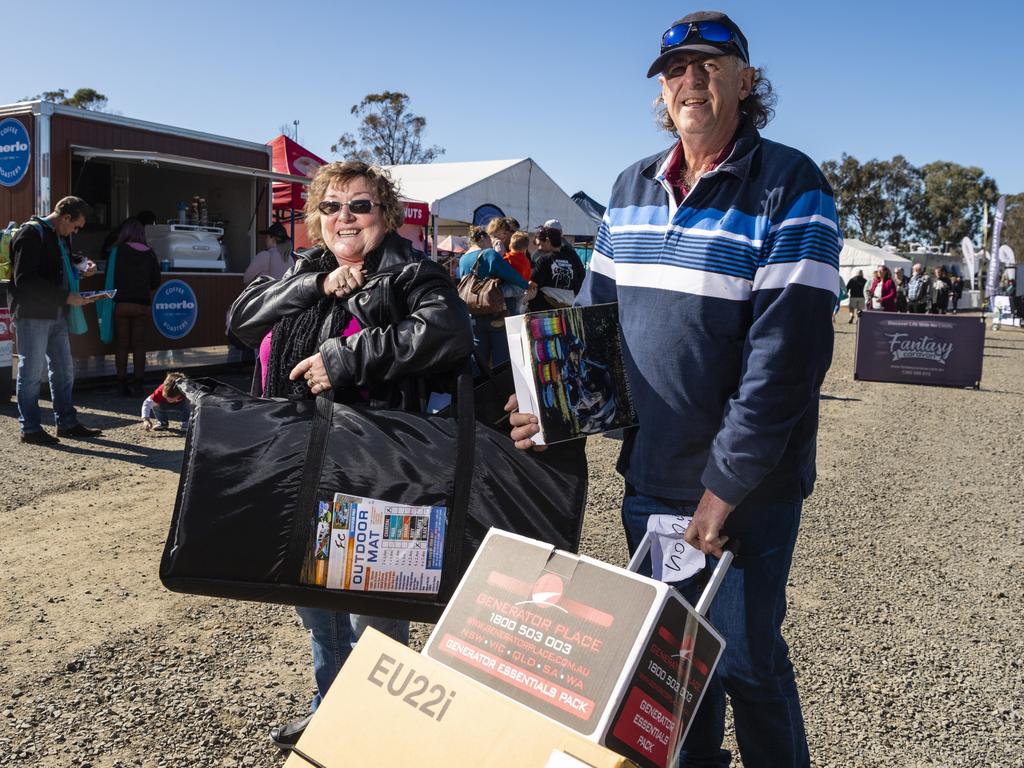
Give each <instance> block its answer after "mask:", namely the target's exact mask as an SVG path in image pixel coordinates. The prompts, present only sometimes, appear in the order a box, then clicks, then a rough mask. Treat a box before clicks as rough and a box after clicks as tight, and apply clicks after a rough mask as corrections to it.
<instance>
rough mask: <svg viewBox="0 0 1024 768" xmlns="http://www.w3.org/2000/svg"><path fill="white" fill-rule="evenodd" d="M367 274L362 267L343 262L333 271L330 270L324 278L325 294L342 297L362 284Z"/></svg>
mask: <svg viewBox="0 0 1024 768" xmlns="http://www.w3.org/2000/svg"><path fill="white" fill-rule="evenodd" d="M365 279H366V275H365V273H364V272H363V268H362V267H350V266H349V265H348V264H342V265H341V266H340V267H338V268H337V269H336V270H334V271H333V272H328V273H327V277H325V278H324V284H323V292H324V296H334V297H335V298H336V299H340V298H342V297H343V296H347V295H348V294H350V293H352V291H354V290H356V289H358V288H359V287H360V286H362V284H363V281H364V280H365Z"/></svg>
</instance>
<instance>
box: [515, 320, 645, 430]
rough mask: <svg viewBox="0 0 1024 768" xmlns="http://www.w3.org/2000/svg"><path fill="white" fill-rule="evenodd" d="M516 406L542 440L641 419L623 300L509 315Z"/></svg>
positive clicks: (621, 425) (613, 426)
mask: <svg viewBox="0 0 1024 768" xmlns="http://www.w3.org/2000/svg"><path fill="white" fill-rule="evenodd" d="M505 334H506V335H507V337H508V347H509V354H510V356H511V364H512V378H513V381H514V383H515V389H516V397H517V398H518V400H519V410H520V411H523V412H524V413H532V414H534V415H535V416H536V417H537V419H538V421H539V422H540V433H539V434H538V435H536V436H535V437H534V438H533V441H534V442H535V443H536V444H537V445H544V444H546V443H557V442H561V441H564V440H572V439H574V438H577V437H583V436H585V435H594V434H599V433H601V432H608V431H609V430H613V429H622V428H624V427H631V426H634V425H636V423H637V416H636V410H635V409H634V407H633V400H632V396H631V395H630V391H629V382H628V381H627V379H626V367H625V362H624V358H623V355H622V347H623V341H622V331H621V328H620V327H619V305H618V304H594V305H592V306H586V307H564V308H562V309H551V310H545V311H542V312H529V313H527V314H525V315H516V316H515V317H510V318H508V319H507V320H506V321H505Z"/></svg>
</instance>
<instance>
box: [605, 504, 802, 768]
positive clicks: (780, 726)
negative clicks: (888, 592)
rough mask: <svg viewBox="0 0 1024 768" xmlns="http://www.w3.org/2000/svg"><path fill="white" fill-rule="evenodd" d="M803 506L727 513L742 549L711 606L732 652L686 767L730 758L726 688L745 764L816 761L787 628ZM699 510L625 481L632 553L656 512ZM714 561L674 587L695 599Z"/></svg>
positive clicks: (749, 767)
mask: <svg viewBox="0 0 1024 768" xmlns="http://www.w3.org/2000/svg"><path fill="white" fill-rule="evenodd" d="M801 507H802V503H801V502H773V503H761V504H741V505H740V506H739V507H737V508H736V510H735V511H734V512H733V513H732V514H731V515H730V516H729V520H728V524H727V529H728V530H727V531H726V532H727V533H729V535H730V536H731V537H732V538H734V539H736V540H738V541H739V542H740V546H739V554H738V555H737V556H736V558H735V560H734V561H733V565H732V567H731V568H730V569H729V572H728V573H727V575H726V577H725V580H724V582H723V583H722V586H721V588H720V589H719V590H718V594H717V596H716V597H715V599H714V601H713V602H712V603H711V608H710V609H709V610H708V614H707V618H708V620H709V621H710V622H711V625H712V626H714V627H715V629H717V630H718V631H719V632H720V633H721V634H722V636H723V637H725V641H726V646H725V652H724V654H723V656H722V660H721V661H720V662H719V665H718V668H717V669H716V670H715V674H714V675H713V676H712V678H711V680H710V681H709V682H708V686H707V689H706V692H705V694H704V699H703V700H702V701H701V703H700V707H699V708H698V710H697V712H696V714H695V715H694V719H693V724H692V725H691V727H690V732H689V734H688V735H687V737H686V741H685V742H683V750H682V753H681V756H680V760H679V765H680V766H728V765H729V762H730V760H731V755H730V753H729V752H728V751H727V750H724V749H722V740H723V738H724V736H725V696H726V694H728V695H729V699H730V700H731V702H732V710H733V716H734V720H735V726H736V741H737V743H738V744H739V748H740V754H741V756H742V757H743V765H744V766H746V768H759V767H760V766H772V767H773V768H787V767H788V766H808V765H810V757H809V754H808V750H807V737H806V735H805V733H804V720H803V715H802V713H801V711H800V698H799V696H798V695H797V689H796V681H795V679H794V675H793V665H792V664H791V663H790V661H789V647H788V646H787V645H786V641H785V640H783V639H782V632H781V627H782V621H783V619H784V618H785V616H786V581H787V579H788V577H789V566H790V562H791V561H792V557H793V546H794V545H795V543H796V536H797V530H798V528H799V527H800V509H801ZM695 508H696V504H694V503H689V502H679V501H673V500H669V499H660V498H654V497H651V496H644V495H642V494H640V493H638V492H637V491H636V490H635V489H633V488H631V487H629V486H627V488H626V496H625V498H624V499H623V501H622V522H623V525H624V527H625V529H626V540H627V542H628V544H629V550H630V553H632V552H633V551H635V549H636V548H637V546H639V544H640V541H641V539H642V538H643V536H644V533H645V532H646V531H647V518H648V517H649V516H650V515H655V514H658V515H692V514H693V511H694V509H695ZM716 563H717V559H716V558H714V557H711V556H709V557H708V563H707V566H706V567H705V569H704V570H703V571H701V572H700V573H698V574H696V575H694V576H692V577H691V578H689V579H686V580H685V581H681V582H678V583H677V584H674V585H673V586H675V587H676V588H677V589H679V591H680V592H682V594H683V596H684V597H685V598H686V599H687V600H688V601H689V602H690V604H691V605H694V604H696V602H697V599H698V598H699V597H700V594H701V592H702V591H703V588H704V584H705V583H706V581H707V578H708V576H709V575H710V573H711V571H712V570H713V569H714V566H715V564H716ZM647 572H648V573H650V571H649V565H648V571H647Z"/></svg>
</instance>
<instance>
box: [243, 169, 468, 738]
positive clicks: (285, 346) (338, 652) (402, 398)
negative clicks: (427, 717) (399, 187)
mask: <svg viewBox="0 0 1024 768" xmlns="http://www.w3.org/2000/svg"><path fill="white" fill-rule="evenodd" d="M305 214H306V227H307V229H308V231H309V234H310V237H311V238H312V239H313V240H314V241H315V242H316V243H317V244H318V245H319V246H320V247H318V248H316V249H314V250H313V251H310V252H308V253H305V254H302V255H301V256H300V258H299V259H298V260H297V262H296V264H295V265H294V266H293V267H292V268H291V269H290V270H289V271H288V272H287V273H285V275H284V276H283V277H282V278H281V279H280V280H274V279H272V278H269V277H263V278H261V279H259V280H257V281H255V282H254V283H252V284H251V285H250V286H248V287H247V288H246V289H245V290H244V291H243V292H242V295H241V296H239V297H238V299H237V300H236V301H235V303H234V304H233V305H232V307H231V315H230V326H231V330H232V332H233V333H234V334H235V335H236V336H237V337H238V338H239V339H241V340H242V341H243V342H245V343H246V344H248V345H250V346H253V347H257V346H258V347H259V348H260V356H259V361H260V362H259V365H258V367H257V370H256V376H255V379H254V382H253V389H254V392H255V393H256V394H260V395H262V396H264V397H288V396H293V397H294V396H300V397H315V396H317V395H320V394H322V393H330V394H331V395H332V396H333V398H334V399H335V401H338V402H345V403H353V402H361V401H362V402H365V401H369V402H371V403H376V404H381V405H387V406H389V407H392V408H404V409H408V410H418V409H420V408H421V407H422V403H423V399H424V398H425V396H426V394H427V392H428V391H429V389H430V387H429V383H426V382H429V380H430V379H431V377H433V376H439V377H443V376H444V375H445V374H450V373H451V372H453V371H455V370H457V369H458V368H459V367H460V366H461V365H463V364H464V362H465V359H466V358H467V356H468V355H469V354H470V353H471V352H472V349H473V336H472V330H471V327H470V321H469V314H468V312H467V309H466V306H465V304H463V303H462V301H461V299H459V297H458V293H457V291H456V288H455V285H454V283H453V282H452V281H451V278H450V277H449V276H448V273H447V271H446V270H444V269H442V268H441V267H439V266H438V265H437V264H435V263H434V262H432V261H429V260H426V259H424V257H423V254H421V253H420V252H418V251H415V250H413V248H412V246H411V244H410V243H409V241H407V240H405V239H403V238H402V237H400V236H399V235H398V234H397V232H396V230H397V229H398V227H399V226H401V224H402V220H403V218H404V207H403V205H402V204H401V201H400V200H399V199H398V195H397V191H396V190H395V188H394V185H393V184H392V182H391V180H390V178H389V177H388V176H387V174H386V172H384V171H383V170H381V169H380V168H376V167H373V166H369V165H366V164H365V163H359V162H347V163H330V164H328V165H325V166H322V167H321V168H320V170H319V171H318V172H317V174H316V176H315V177H314V179H313V181H312V183H311V184H310V186H309V189H308V193H307V200H306V210H305ZM296 611H297V612H298V614H299V616H300V618H301V619H302V623H303V625H304V626H305V627H306V628H307V629H308V630H309V632H310V641H311V646H312V651H313V672H314V677H315V678H316V684H317V694H316V696H315V697H314V699H313V702H312V705H311V707H310V709H311V711H315V710H316V708H317V706H318V705H319V704H320V701H321V699H322V698H323V696H324V695H325V694H326V693H327V689H328V688H329V687H330V684H331V682H332V681H333V680H334V677H335V675H337V673H338V670H339V669H340V668H341V666H342V664H343V663H344V661H345V659H346V658H347V657H348V654H349V651H350V650H351V647H352V644H354V643H355V642H356V640H358V638H359V635H360V634H362V631H363V630H364V629H365V628H366V627H367V626H373V627H375V628H377V629H379V630H381V631H382V632H385V633H386V634H389V635H391V636H392V637H394V638H395V639H397V640H399V641H401V642H406V641H407V640H408V634H409V624H408V622H405V621H397V620H393V619H381V618H377V617H371V616H358V615H355V614H347V613H340V612H335V611H328V610H323V609H315V608H297V609H296ZM309 717H310V716H308V715H307V716H306V717H303V718H301V719H299V720H295V721H292V722H290V723H287V724H285V725H283V726H276V727H274V728H273V729H271V732H270V733H271V738H272V739H273V740H274V742H275V743H277V744H278V745H279V746H281V747H285V748H287V747H290V746H292V745H294V744H295V742H297V741H298V738H299V736H300V735H301V734H302V731H303V730H304V729H305V726H306V724H307V723H308V722H309Z"/></svg>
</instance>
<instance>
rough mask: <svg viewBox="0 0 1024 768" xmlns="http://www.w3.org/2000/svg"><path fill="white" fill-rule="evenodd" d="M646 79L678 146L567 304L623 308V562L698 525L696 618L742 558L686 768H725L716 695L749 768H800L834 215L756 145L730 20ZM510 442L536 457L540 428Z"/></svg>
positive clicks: (636, 169)
mask: <svg viewBox="0 0 1024 768" xmlns="http://www.w3.org/2000/svg"><path fill="white" fill-rule="evenodd" d="M655 75H657V76H658V82H659V83H660V84H661V97H660V99H661V101H662V102H663V103H662V105H661V106H662V108H663V112H662V117H663V118H664V119H663V127H665V128H666V129H667V130H669V131H671V132H672V133H674V134H675V135H677V136H678V137H679V141H677V142H676V143H675V144H674V145H673V146H671V147H669V148H668V149H667V150H665V151H663V152H661V153H659V154H657V155H654V156H652V157H648V158H644V159H643V160H640V161H639V162H637V163H635V164H634V165H632V166H630V167H629V168H627V169H626V170H625V171H623V173H622V174H621V175H620V176H619V178H618V180H617V181H616V182H615V186H614V187H613V189H612V195H611V201H610V203H609V205H608V210H607V212H606V214H605V217H604V221H603V223H602V225H601V228H600V231H599V233H598V236H597V241H596V246H595V250H594V257H593V260H592V262H591V268H590V271H589V273H588V275H587V279H586V282H585V283H584V285H583V289H582V291H581V293H580V296H579V299H578V301H579V303H582V304H598V303H603V302H613V301H617V302H618V303H619V316H620V320H621V324H622V333H623V338H624V340H625V349H626V358H627V359H626V364H627V370H628V379H629V384H630V387H631V389H632V394H633V398H634V402H635V405H636V410H637V413H638V415H639V420H640V426H639V428H637V429H636V430H635V431H633V433H632V434H630V435H628V437H627V439H626V440H625V442H624V444H623V448H622V453H621V455H620V458H619V464H618V469H619V471H620V472H621V473H622V474H623V476H624V477H625V480H626V492H625V498H624V499H623V507H622V516H623V523H624V525H625V528H626V536H627V540H628V542H629V546H630V549H631V550H633V549H635V547H636V546H637V545H638V544H639V542H640V540H641V539H642V537H643V535H644V533H645V532H646V530H647V528H648V523H649V522H650V521H651V520H652V517H653V516H657V515H684V516H691V515H692V518H693V519H692V522H691V523H690V524H689V527H688V528H687V530H686V533H685V537H684V538H685V540H686V542H687V543H688V544H690V545H692V546H695V547H698V548H699V549H701V550H703V551H704V552H705V553H706V554H707V555H708V556H709V557H708V563H707V567H706V568H705V569H704V570H703V571H702V572H700V573H698V574H697V575H696V576H693V577H691V578H689V579H686V580H685V581H680V582H678V583H677V586H678V587H679V588H680V589H681V591H682V592H683V593H684V594H685V595H686V596H687V597H688V599H690V601H691V602H694V601H695V600H696V598H697V596H699V594H700V590H701V588H702V587H703V585H704V582H705V581H706V578H707V574H708V573H709V572H710V569H711V567H712V566H713V565H714V563H715V561H716V560H715V558H716V556H720V555H721V553H722V547H723V546H724V545H725V543H726V541H727V540H728V539H729V538H730V537H731V538H734V539H737V540H741V541H742V547H741V548H740V553H739V556H738V557H737V558H736V560H735V563H734V566H733V568H732V570H731V571H730V572H729V575H728V576H727V578H726V582H725V584H724V585H723V586H722V588H721V590H720V591H719V593H718V596H717V598H716V599H715V601H714V602H713V604H712V605H711V608H710V612H709V618H710V620H711V622H712V624H714V625H715V626H716V627H717V628H718V630H719V631H720V632H722V634H723V635H724V636H725V638H726V640H727V643H728V645H727V647H726V650H725V654H724V657H723V659H722V662H721V664H720V665H719V667H718V671H717V672H716V674H715V677H714V679H713V681H712V683H711V684H710V685H709V689H708V691H707V693H706V698H705V699H704V701H703V703H702V704H701V707H700V710H699V712H698V714H697V716H696V720H695V721H694V723H693V725H692V727H691V729H690V732H689V735H688V737H687V739H686V741H685V743H684V745H683V751H682V758H681V763H680V764H681V765H686V766H697V765H728V764H729V761H730V759H731V755H730V754H729V752H728V751H726V750H724V749H722V740H723V736H724V720H725V694H726V693H727V694H728V695H729V697H730V699H731V701H732V705H733V713H734V718H735V725H736V738H737V742H738V744H739V748H740V753H741V755H742V758H743V764H744V765H745V766H747V768H755V767H756V766H806V765H808V764H809V756H808V749H807V740H806V737H805V734H804V724H803V716H802V714H801V710H800V700H799V697H798V694H797V689H796V683H795V680H794V674H793V667H792V665H791V663H790V661H789V652H788V647H787V645H786V643H785V641H784V640H783V638H782V634H781V626H782V622H783V619H784V617H785V612H786V595H785V587H786V581H787V577H788V574H789V568H790V562H791V558H792V553H793V547H794V544H795V542H796V536H797V529H798V527H799V521H800V511H801V506H802V503H803V499H804V498H806V497H807V496H808V495H809V494H810V492H811V489H812V487H813V484H814V478H815V462H814V457H815V440H816V434H817V428H818V396H819V389H820V387H821V383H822V380H823V378H824V376H825V372H826V371H827V370H828V367H829V364H830V363H831V359H832V322H831V316H832V308H833V305H834V303H835V300H836V293H837V290H838V285H839V272H838V264H839V251H840V249H841V238H840V233H839V228H838V225H837V221H836V210H835V203H834V201H833V197H832V191H831V189H830V188H829V185H828V183H827V182H826V180H825V178H824V177H823V176H822V174H821V172H820V171H819V170H818V168H817V166H815V164H814V163H813V162H812V161H811V160H810V159H809V158H808V157H806V156H805V155H803V154H802V153H800V152H798V151H796V150H794V149H791V148H789V147H786V146H783V145H781V144H777V143H775V142H772V141H767V140H765V139H762V138H761V137H760V135H759V134H758V131H757V129H758V128H763V127H764V126H765V125H766V124H767V122H768V120H769V119H770V118H771V116H772V114H773V111H772V109H771V106H772V102H773V99H772V88H771V85H770V84H769V82H768V81H767V80H766V79H765V78H764V76H763V74H762V72H761V70H759V69H755V68H753V67H751V66H750V54H749V48H748V45H747V39H746V38H745V37H744V35H743V33H742V32H741V31H740V29H739V27H738V26H737V25H736V24H735V23H734V22H733V21H732V20H731V19H730V18H729V17H728V16H726V15H725V14H722V13H717V12H701V13H693V14H690V15H688V16H685V17H683V18H682V19H679V20H678V21H677V22H675V23H674V24H672V25H671V26H670V27H669V29H668V30H667V31H666V32H665V33H664V35H663V36H662V39H661V50H660V53H659V55H658V57H657V58H656V59H655V60H654V63H653V64H652V65H651V67H650V71H649V72H648V74H647V76H648V77H654V76H655ZM512 425H513V427H514V429H513V432H512V436H513V439H515V440H516V443H517V445H518V446H519V447H521V448H526V447H529V446H530V445H531V442H530V437H531V436H532V435H534V434H536V432H537V427H536V419H535V418H534V417H533V416H531V415H529V414H513V417H512ZM662 519H665V518H662Z"/></svg>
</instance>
